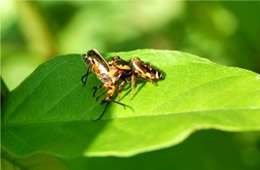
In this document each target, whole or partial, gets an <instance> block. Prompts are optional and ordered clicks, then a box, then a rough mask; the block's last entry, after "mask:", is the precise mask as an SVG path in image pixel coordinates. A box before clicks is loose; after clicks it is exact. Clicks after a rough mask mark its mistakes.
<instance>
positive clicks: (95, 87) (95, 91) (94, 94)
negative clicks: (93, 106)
mask: <svg viewBox="0 0 260 170" xmlns="http://www.w3.org/2000/svg"><path fill="white" fill-rule="evenodd" d="M100 88H104V87H103V85H100V86H94V87H93V89H94V92H93V97H96V93H97V90H98V89H100Z"/></svg>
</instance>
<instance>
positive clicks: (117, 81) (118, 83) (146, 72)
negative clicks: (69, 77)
mask: <svg viewBox="0 0 260 170" xmlns="http://www.w3.org/2000/svg"><path fill="white" fill-rule="evenodd" d="M82 57H83V60H84V61H85V62H86V63H87V65H88V69H87V73H86V74H85V75H83V76H82V78H81V81H82V82H83V86H85V85H86V83H87V78H88V75H89V74H90V73H91V72H94V73H95V74H96V76H97V77H98V79H99V80H100V81H101V82H103V83H104V84H103V85H100V86H96V87H94V92H93V97H96V95H95V94H96V92H97V90H98V89H100V88H104V89H106V90H107V91H105V92H103V93H102V94H100V95H99V96H97V97H96V100H98V98H99V97H101V96H103V95H104V94H105V93H106V92H107V96H106V98H105V99H103V100H102V101H101V104H103V103H107V104H106V107H105V109H104V111H103V112H102V114H101V115H100V116H99V118H98V119H96V120H99V119H101V118H102V116H103V115H104V113H105V111H106V109H107V107H108V104H109V103H110V102H111V101H112V102H114V103H117V104H120V105H122V106H124V107H125V106H126V105H125V104H123V103H120V102H119V100H120V94H121V92H122V91H123V89H124V87H125V85H126V83H127V81H131V89H132V90H131V98H133V92H134V89H135V86H136V79H137V78H138V77H140V78H142V79H144V80H148V81H151V82H155V83H156V82H157V81H158V80H162V79H164V77H163V75H162V73H161V72H160V71H159V70H158V69H156V68H155V67H153V66H151V65H150V64H148V63H145V62H144V61H142V60H141V59H140V58H138V57H135V58H134V60H133V62H132V61H131V59H129V60H127V61H126V60H123V59H121V58H120V57H119V56H114V57H112V59H111V60H110V61H109V62H108V63H107V62H106V60H105V59H104V58H103V57H102V55H101V54H100V53H99V52H98V51H97V50H95V49H92V50H89V51H88V52H87V54H83V56H82ZM117 89H118V101H114V100H112V98H113V96H114V94H115V92H116V90H117Z"/></svg>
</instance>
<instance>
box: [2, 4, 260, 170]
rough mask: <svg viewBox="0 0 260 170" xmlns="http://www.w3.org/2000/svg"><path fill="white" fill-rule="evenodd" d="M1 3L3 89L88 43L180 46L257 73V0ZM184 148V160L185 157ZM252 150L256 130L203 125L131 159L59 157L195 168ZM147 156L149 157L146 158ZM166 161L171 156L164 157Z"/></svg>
mask: <svg viewBox="0 0 260 170" xmlns="http://www.w3.org/2000/svg"><path fill="white" fill-rule="evenodd" d="M1 3H2V4H1V7H0V8H1V22H2V24H1V61H2V63H1V75H2V77H3V80H4V81H5V83H6V85H7V87H8V88H9V90H13V89H14V88H15V87H17V86H18V85H19V84H20V83H21V82H22V81H23V80H24V79H25V78H26V77H27V76H28V75H29V74H30V73H31V72H32V71H33V70H35V68H36V67H37V66H39V65H40V64H41V63H43V62H45V61H47V60H49V59H50V58H52V57H53V56H56V55H61V54H68V53H79V54H81V53H83V52H85V51H86V50H88V49H91V48H96V49H98V50H99V51H102V52H107V51H128V50H134V49H139V48H153V49H170V50H180V51H185V52H188V53H192V54H196V55H198V56H202V57H205V58H209V59H210V60H212V61H214V62H216V63H220V64H224V65H229V66H237V67H242V68H246V69H249V70H252V71H255V72H258V73H260V48H259V44H260V32H259V30H260V22H259V18H260V12H259V9H260V3H259V2H217V1H214V2H186V1H173V2H159V1H152V2H148V1H143V2H142V1H141V2H137V1H134V2H112V1H111V2H93V1H91V2H84V1H78V2H69V1H63V2H58V1H56V2H47V1H37V2H30V1H2V2H1ZM211 139H212V140H211ZM223 141H224V142H223ZM226 142H227V143H226ZM202 146H208V149H205V148H207V147H202ZM231 146H232V147H231ZM194 147H195V148H198V149H197V150H196V149H194ZM217 148H218V149H217ZM225 148H229V149H225ZM220 151H222V152H221V153H220ZM212 153H214V154H212ZM161 155H163V156H161ZM164 155H165V156H164ZM187 155H189V156H190V157H188V158H189V161H191V162H192V163H191V164H185V161H186V159H187ZM226 155H229V156H226ZM225 156H226V157H225ZM6 157H7V158H9V156H6ZM231 157H232V159H231ZM259 157H260V137H259V133H228V134H227V133H224V132H215V131H213V132H212V131H209V132H198V133H196V134H194V135H193V136H192V137H191V138H190V139H188V140H187V141H185V142H184V143H182V144H181V145H179V146H176V147H173V148H170V149H165V150H163V151H155V152H151V153H145V154H142V155H138V156H135V157H132V158H75V159H74V160H62V165H61V166H60V168H64V167H63V166H64V164H65V165H66V166H67V167H76V165H78V166H81V167H85V166H88V167H92V169H93V166H94V165H96V164H94V162H96V161H98V162H100V163H99V164H98V166H100V168H102V167H101V166H105V167H106V168H108V167H109V166H110V167H115V166H119V167H120V166H122V167H128V166H129V167H130V165H131V166H132V167H135V166H138V165H141V164H142V163H145V164H147V167H146V166H145V167H143V168H147V169H151V168H154V169H156V166H155V165H153V164H163V165H165V166H166V167H177V168H178V169H182V168H183V167H185V166H189V165H190V166H192V167H198V168H197V169H214V168H215V169H225V168H226V169H232V168H233V169H239V168H240V169H259V167H260V165H259V162H260V160H259ZM225 158H226V159H225ZM17 159H18V158H17ZM27 159H29V158H27ZM34 159H35V158H34ZM53 159H54V158H50V160H53ZM85 159H87V160H85ZM151 159H152V160H154V161H148V160H151ZM227 159H228V161H227ZM46 160H48V159H46ZM19 161H20V162H19ZM26 161H27V163H28V162H30V159H29V161H28V160H23V159H22V160H21V158H19V160H17V161H16V163H17V162H18V164H17V166H18V167H21V166H22V165H24V162H26ZM173 161H174V162H178V163H176V164H171V163H172V162H173ZM86 162H87V163H86ZM118 162H120V164H119V165H118ZM150 162H153V163H151V164H150ZM9 163H10V162H8V161H7V162H6V164H4V165H6V166H9V165H10V164H9ZM148 164H149V165H148ZM13 165H14V163H13ZM27 165H28V164H26V166H27ZM59 165H60V162H59V163H57V166H59ZM220 165H222V166H224V167H223V168H220ZM225 165H227V166H225ZM238 165H239V166H238ZM9 167H10V166H9ZM181 167H182V168H181ZM209 167H210V168H209ZM10 168H11V167H10ZM34 168H35V167H34ZM31 169H33V168H32V167H31ZM36 169H37V168H36ZM112 169H113V168H112ZM119 169H120V168H119ZM169 169H170V168H169ZM183 169H189V167H187V168H183Z"/></svg>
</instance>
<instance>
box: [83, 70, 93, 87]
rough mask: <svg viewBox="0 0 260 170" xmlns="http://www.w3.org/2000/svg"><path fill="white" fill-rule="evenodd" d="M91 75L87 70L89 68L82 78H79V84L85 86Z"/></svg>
mask: <svg viewBox="0 0 260 170" xmlns="http://www.w3.org/2000/svg"><path fill="white" fill-rule="evenodd" d="M90 73H91V71H90V70H89V67H88V70H87V73H86V74H84V75H83V76H82V77H81V82H82V83H83V86H85V85H86V84H87V79H88V75H89V74H90Z"/></svg>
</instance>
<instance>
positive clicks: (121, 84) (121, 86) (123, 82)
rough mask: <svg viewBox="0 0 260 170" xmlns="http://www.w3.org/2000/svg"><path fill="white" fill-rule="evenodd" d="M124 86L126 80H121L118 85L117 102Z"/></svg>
mask: <svg viewBox="0 0 260 170" xmlns="http://www.w3.org/2000/svg"><path fill="white" fill-rule="evenodd" d="M125 85H126V80H123V81H122V82H121V83H120V85H119V88H118V94H117V100H118V101H119V100H120V94H121V93H122V91H123V89H124V87H125Z"/></svg>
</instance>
